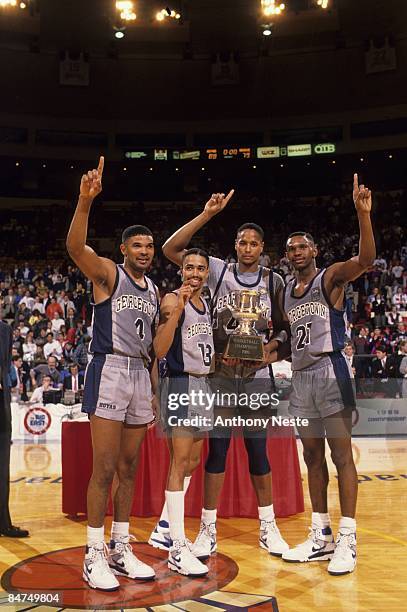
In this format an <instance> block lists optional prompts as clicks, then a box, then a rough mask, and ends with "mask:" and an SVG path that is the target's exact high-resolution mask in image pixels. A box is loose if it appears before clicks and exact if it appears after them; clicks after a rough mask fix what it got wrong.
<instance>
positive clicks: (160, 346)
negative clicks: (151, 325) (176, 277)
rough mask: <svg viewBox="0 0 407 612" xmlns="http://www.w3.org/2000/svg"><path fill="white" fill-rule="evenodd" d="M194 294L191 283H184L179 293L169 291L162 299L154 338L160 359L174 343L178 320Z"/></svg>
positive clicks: (156, 351)
mask: <svg viewBox="0 0 407 612" xmlns="http://www.w3.org/2000/svg"><path fill="white" fill-rule="evenodd" d="M191 294H192V287H191V286H190V285H182V287H181V288H180V290H179V292H178V295H176V294H175V293H167V295H165V296H164V297H163V299H162V300H161V306H160V322H159V323H158V327H157V333H156V335H155V338H154V342H153V345H154V352H155V354H156V356H157V358H158V359H162V358H163V357H165V356H166V354H167V353H168V351H169V350H170V348H171V344H172V343H173V340H174V336H175V331H176V329H177V327H178V322H179V320H180V317H181V315H182V313H183V311H184V308H185V305H186V304H187V302H188V301H189V299H190V297H191Z"/></svg>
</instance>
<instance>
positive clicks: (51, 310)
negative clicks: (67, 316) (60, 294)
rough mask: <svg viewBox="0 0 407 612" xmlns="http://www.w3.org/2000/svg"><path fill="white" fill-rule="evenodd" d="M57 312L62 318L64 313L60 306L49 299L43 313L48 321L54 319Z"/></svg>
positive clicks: (53, 299)
mask: <svg viewBox="0 0 407 612" xmlns="http://www.w3.org/2000/svg"><path fill="white" fill-rule="evenodd" d="M56 312H58V313H59V316H60V317H63V315H64V313H63V312H62V308H61V306H60V304H58V303H57V301H56V299H55V298H54V297H52V298H51V302H50V304H49V305H48V306H47V307H46V309H45V313H46V315H47V318H48V319H49V320H52V319H53V318H54V314H55V313H56Z"/></svg>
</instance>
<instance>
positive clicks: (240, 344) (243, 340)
mask: <svg viewBox="0 0 407 612" xmlns="http://www.w3.org/2000/svg"><path fill="white" fill-rule="evenodd" d="M224 356H225V357H226V358H227V359H243V360H245V359H246V360H248V361H264V346H263V340H262V339H261V338H260V337H259V336H239V335H235V336H229V340H228V343H227V346H226V351H225V353H224Z"/></svg>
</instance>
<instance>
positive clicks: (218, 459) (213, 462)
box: [205, 437, 230, 474]
mask: <svg viewBox="0 0 407 612" xmlns="http://www.w3.org/2000/svg"><path fill="white" fill-rule="evenodd" d="M229 445H230V437H227V438H209V453H208V458H207V460H206V463H205V471H206V472H209V473H210V474H222V472H224V471H225V468H226V457H227V455H228V450H229Z"/></svg>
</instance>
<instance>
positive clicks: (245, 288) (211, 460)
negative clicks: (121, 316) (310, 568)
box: [163, 190, 289, 559]
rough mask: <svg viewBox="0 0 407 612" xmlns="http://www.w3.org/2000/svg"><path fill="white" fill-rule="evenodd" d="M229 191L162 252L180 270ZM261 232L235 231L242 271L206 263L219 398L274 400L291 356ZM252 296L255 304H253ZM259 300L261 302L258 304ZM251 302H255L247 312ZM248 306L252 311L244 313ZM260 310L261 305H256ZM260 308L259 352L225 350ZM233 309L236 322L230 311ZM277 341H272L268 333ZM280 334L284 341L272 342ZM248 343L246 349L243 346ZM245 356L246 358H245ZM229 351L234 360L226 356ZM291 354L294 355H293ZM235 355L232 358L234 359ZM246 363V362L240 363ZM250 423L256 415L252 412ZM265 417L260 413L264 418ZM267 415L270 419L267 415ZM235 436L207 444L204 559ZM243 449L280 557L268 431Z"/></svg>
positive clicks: (277, 284) (249, 227) (265, 543)
mask: <svg viewBox="0 0 407 612" xmlns="http://www.w3.org/2000/svg"><path fill="white" fill-rule="evenodd" d="M233 193H234V191H233V190H232V191H230V192H229V194H228V195H227V196H226V197H225V195H224V194H213V195H212V197H211V198H210V200H209V201H208V202H207V203H206V205H205V208H204V210H203V212H202V213H200V214H199V215H198V216H197V217H195V218H194V219H192V220H191V221H190V222H189V223H187V224H186V225H184V226H183V227H182V228H180V229H179V230H178V231H177V232H175V234H173V236H171V237H170V238H169V239H168V240H167V242H166V243H165V244H164V246H163V252H164V254H165V255H166V257H168V259H170V260H171V261H172V262H173V263H175V264H177V265H181V262H182V257H183V254H184V251H185V249H186V248H187V246H188V244H189V242H190V241H191V239H192V237H193V236H194V235H195V234H196V232H197V231H199V230H200V229H201V228H202V227H203V226H204V225H205V224H206V223H207V222H208V221H210V220H211V219H212V217H214V216H215V215H217V214H218V213H219V212H221V211H222V210H223V209H224V208H225V206H226V205H227V204H228V202H229V201H230V199H231V198H232V196H233ZM263 237H264V233H263V230H262V228H261V227H260V226H258V225H256V224H255V223H246V224H244V225H242V226H241V227H240V228H239V229H238V231H237V236H236V241H235V248H236V254H237V260H238V263H237V264H228V263H227V262H224V261H222V260H220V259H217V258H216V257H210V258H209V276H208V281H207V285H208V287H209V290H210V292H211V307H212V316H213V339H214V346H215V353H216V371H215V378H214V381H215V387H216V388H213V391H214V392H215V391H217V392H219V391H221V393H225V394H227V393H234V394H237V395H239V394H247V396H249V397H250V394H251V393H255V392H257V393H258V392H261V393H267V394H269V396H271V395H272V394H273V393H274V390H275V389H274V380H273V374H272V370H271V367H270V364H271V361H272V359H275V355H276V353H275V351H276V350H278V353H279V357H280V358H283V357H282V355H283V354H284V351H285V350H287V344H286V343H285V340H286V338H287V331H286V330H287V329H288V325H287V323H286V322H285V321H284V320H283V315H282V294H283V287H284V283H283V280H282V278H281V277H280V276H279V275H278V274H275V273H273V272H271V271H270V270H269V269H268V268H263V267H262V266H260V265H259V259H260V255H261V254H262V251H263V247H264V242H263ZM250 293H251V294H252V297H250ZM244 296H246V297H244ZM256 296H257V297H256ZM250 300H254V303H253V304H252V305H251V306H250ZM245 301H246V302H247V301H248V302H249V306H248V307H247V305H246V306H245V305H244V304H245ZM256 304H257V306H256ZM256 308H259V311H258V313H257V314H256V316H255V319H257V320H256V321H255V329H256V332H257V334H259V335H260V337H261V352H260V354H259V353H258V352H257V351H258V349H255V348H254V347H253V346H252V348H250V349H249V348H248V345H249V344H252V345H253V344H257V345H258V343H257V341H256V340H255V339H254V338H255V336H253V335H252V334H250V333H249V334H248V337H249V336H251V338H252V340H249V339H248V337H247V338H246V340H242V337H243V336H242V335H241V334H238V335H236V336H235V340H234V341H232V342H231V343H228V340H229V338H230V336H231V335H232V334H233V332H234V330H235V329H236V326H237V325H238V324H239V321H238V319H239V312H242V310H243V311H244V310H246V311H249V310H252V311H253V312H254V311H255V310H256ZM233 310H235V313H234V314H235V315H236V317H237V318H235V317H234V316H233V315H232V311H233ZM271 328H273V330H274V338H273V339H270V330H271ZM275 334H279V335H277V336H276V335H275ZM242 342H243V344H244V346H245V349H244V348H243V349H242V347H241V348H240V352H239V347H238V345H239V344H242ZM245 350H246V351H247V354H246V355H244V354H243V352H244V351H245ZM236 351H237V352H236ZM225 352H226V354H227V355H229V357H226V356H225ZM287 352H289V349H288V351H287ZM231 355H234V357H231ZM244 357H246V359H247V358H249V360H248V361H243V360H242V358H244ZM270 409H271V406H265V407H262V408H261V409H260V410H259V411H258V412H257V414H256V416H270V415H271V412H270ZM235 410H236V407H235V406H230V405H228V406H217V410H216V411H217V412H218V413H219V411H222V414H223V415H225V412H229V414H230V411H232V412H233V413H234V412H235ZM249 412H251V414H252V416H253V413H252V411H251V410H250V407H249ZM260 413H262V414H260ZM264 413H266V414H264ZM231 435H232V431H231V429H230V428H220V429H219V428H218V429H217V431H214V432H213V435H212V436H211V438H210V440H209V454H208V458H207V461H206V465H205V492H204V508H203V509H202V518H201V526H200V531H199V534H198V537H197V539H196V541H195V543H194V545H193V548H192V552H193V553H194V554H195V556H197V557H198V558H199V559H204V558H207V557H209V556H210V555H211V554H212V553H214V552H215V551H216V548H217V543H216V513H217V505H218V499H219V495H220V492H221V489H222V485H223V482H224V478H225V465H226V458H227V453H228V449H229V445H230V440H231ZM244 442H245V447H246V450H247V454H248V460H249V470H250V475H251V480H252V483H253V486H254V489H255V491H256V496H257V501H258V511H259V519H260V538H259V544H260V546H261V547H262V548H264V549H266V550H267V551H268V552H269V553H270V554H272V555H275V556H281V555H282V554H283V553H284V552H285V551H286V550H288V545H287V543H286V542H285V541H284V539H283V538H282V536H281V534H280V532H279V529H278V527H277V525H276V522H275V516H274V509H273V501H272V492H271V472H270V464H269V461H268V458H267V450H266V444H267V432H266V431H264V430H260V431H255V430H249V429H248V428H245V429H244Z"/></svg>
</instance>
